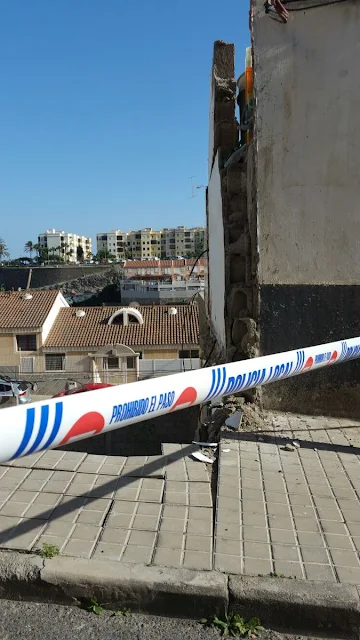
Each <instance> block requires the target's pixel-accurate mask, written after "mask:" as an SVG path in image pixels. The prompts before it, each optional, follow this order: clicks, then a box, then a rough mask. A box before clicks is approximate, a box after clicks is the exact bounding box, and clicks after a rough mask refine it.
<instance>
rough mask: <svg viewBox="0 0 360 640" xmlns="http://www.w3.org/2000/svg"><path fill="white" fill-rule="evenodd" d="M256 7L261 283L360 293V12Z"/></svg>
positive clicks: (259, 3) (258, 2) (356, 6)
mask: <svg viewBox="0 0 360 640" xmlns="http://www.w3.org/2000/svg"><path fill="white" fill-rule="evenodd" d="M254 4H255V7H256V8H255V15H254V45H255V91H256V95H257V104H256V137H255V139H256V144H257V166H258V172H257V180H258V216H259V251H260V265H259V275H260V283H263V284H267V283H271V284H277V283H281V284H358V283H359V280H360V161H359V160H360V71H359V60H360V35H359V34H360V3H359V2H358V1H356V0H347V1H346V2H342V3H339V4H333V5H327V6H324V7H319V8H316V9H311V10H308V11H297V12H291V14H290V19H289V22H288V24H286V25H282V24H280V23H279V22H276V21H275V20H272V19H271V18H270V17H269V16H266V15H265V13H264V3H263V0H255V3H254ZM212 275H213V274H212Z"/></svg>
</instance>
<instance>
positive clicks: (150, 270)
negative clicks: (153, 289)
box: [123, 258, 207, 281]
mask: <svg viewBox="0 0 360 640" xmlns="http://www.w3.org/2000/svg"><path fill="white" fill-rule="evenodd" d="M123 269H124V278H125V279H133V280H148V281H149V280H155V281H165V280H173V281H175V280H189V278H190V277H191V278H193V279H199V280H204V277H205V274H206V272H207V259H206V258H199V260H197V261H196V260H195V259H192V258H188V259H186V258H184V259H182V260H126V261H125V262H124V265H123Z"/></svg>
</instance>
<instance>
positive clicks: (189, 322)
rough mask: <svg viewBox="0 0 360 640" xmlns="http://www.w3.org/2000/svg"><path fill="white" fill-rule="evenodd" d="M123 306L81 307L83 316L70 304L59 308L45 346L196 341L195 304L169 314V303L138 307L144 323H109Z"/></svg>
mask: <svg viewBox="0 0 360 640" xmlns="http://www.w3.org/2000/svg"><path fill="white" fill-rule="evenodd" d="M120 308H124V307H120V306H119V307H83V310H84V311H85V316H83V317H80V318H79V317H77V316H76V311H78V310H79V307H77V308H76V309H75V308H73V307H69V308H63V309H60V311H59V314H58V316H57V319H56V320H55V322H54V324H53V327H52V329H51V331H50V333H49V336H48V338H47V340H46V342H45V345H44V346H45V347H103V346H106V345H115V344H126V345H128V346H129V347H131V346H139V345H182V344H184V345H190V344H193V345H195V344H198V342H199V318H198V308H197V305H195V304H192V305H184V306H178V307H176V309H177V314H176V315H170V314H169V313H168V310H169V309H170V308H171V307H170V306H165V305H164V306H163V305H158V306H154V307H152V306H144V307H138V311H140V313H141V315H142V317H143V319H144V324H143V325H140V324H138V323H133V322H131V323H129V325H128V326H125V327H124V326H122V325H119V324H112V325H108V324H107V323H108V320H109V318H110V317H111V316H112V315H113V314H114V313H115V311H118V310H119V309H120Z"/></svg>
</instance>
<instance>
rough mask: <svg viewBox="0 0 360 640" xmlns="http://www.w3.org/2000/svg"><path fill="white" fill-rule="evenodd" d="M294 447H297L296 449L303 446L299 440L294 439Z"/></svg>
mask: <svg viewBox="0 0 360 640" xmlns="http://www.w3.org/2000/svg"><path fill="white" fill-rule="evenodd" d="M293 447H296V449H300V447H301V445H300V442H298V440H294V442H293Z"/></svg>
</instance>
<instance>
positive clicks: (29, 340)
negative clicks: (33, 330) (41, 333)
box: [16, 334, 36, 351]
mask: <svg viewBox="0 0 360 640" xmlns="http://www.w3.org/2000/svg"><path fill="white" fill-rule="evenodd" d="M16 342H17V348H18V351H36V335H35V334H30V335H24V336H16Z"/></svg>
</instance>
